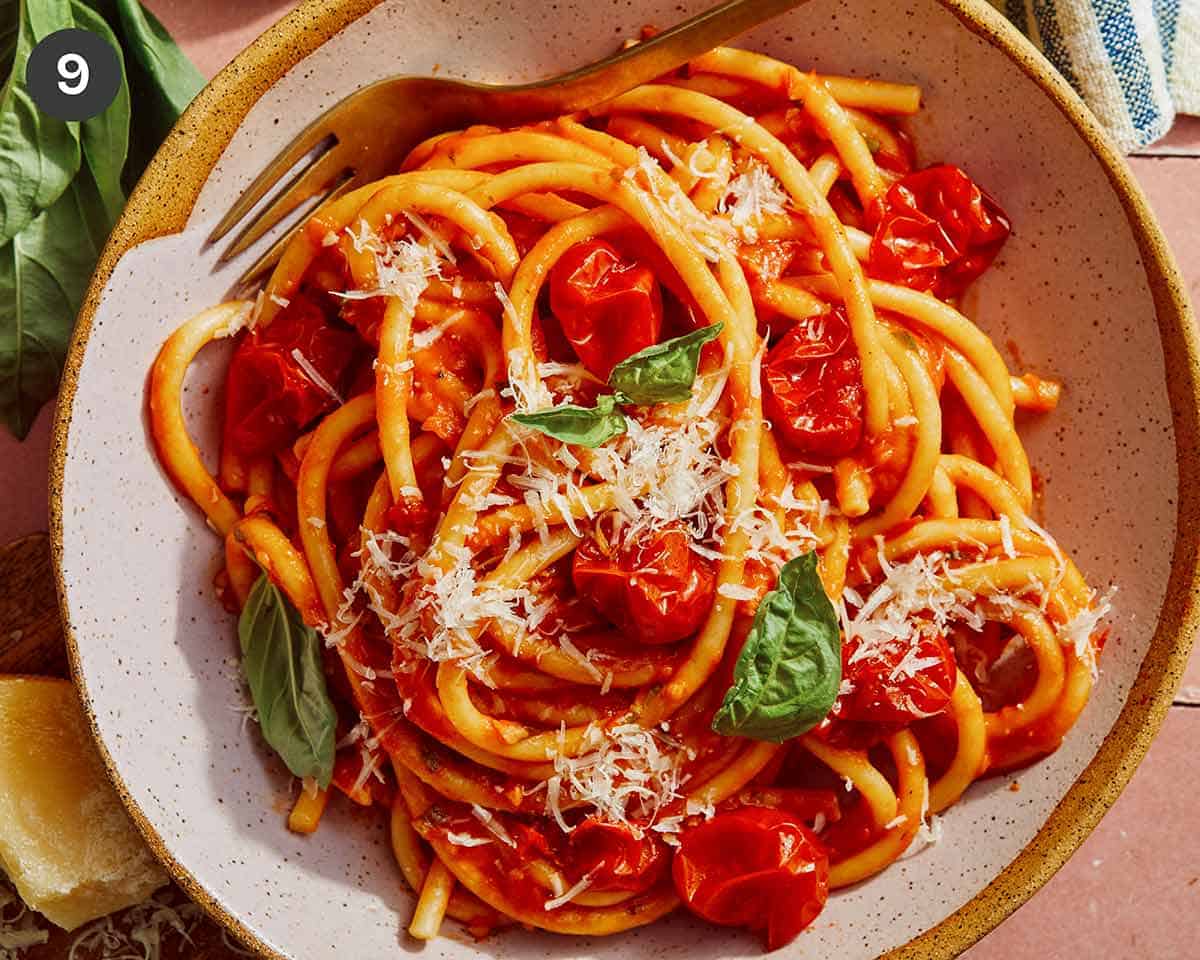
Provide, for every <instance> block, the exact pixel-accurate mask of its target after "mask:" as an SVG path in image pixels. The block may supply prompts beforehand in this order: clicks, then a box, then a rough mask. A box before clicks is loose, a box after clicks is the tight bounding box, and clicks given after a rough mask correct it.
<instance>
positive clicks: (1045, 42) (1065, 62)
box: [1032, 0, 1079, 90]
mask: <svg viewBox="0 0 1200 960" xmlns="http://www.w3.org/2000/svg"><path fill="white" fill-rule="evenodd" d="M1032 7H1033V16H1034V19H1036V20H1037V29H1038V35H1039V36H1040V37H1041V38H1042V51H1043V52H1044V53H1045V54H1046V56H1047V57H1048V58H1049V59H1050V62H1051V63H1053V64H1054V65H1055V66H1056V67H1058V72H1059V73H1061V74H1062V75H1063V78H1064V79H1065V80H1066V81H1067V83H1069V84H1070V85H1071V86H1073V87H1075V88H1076V89H1077V90H1078V89H1079V80H1078V79H1077V78H1076V76H1075V70H1074V68H1073V67H1072V65H1071V54H1070V52H1069V51H1068V50H1067V45H1066V43H1065V42H1064V40H1063V34H1062V28H1061V27H1060V26H1059V25H1058V11H1057V4H1056V3H1055V0H1033V3H1032Z"/></svg>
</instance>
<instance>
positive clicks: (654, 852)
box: [570, 817, 667, 893]
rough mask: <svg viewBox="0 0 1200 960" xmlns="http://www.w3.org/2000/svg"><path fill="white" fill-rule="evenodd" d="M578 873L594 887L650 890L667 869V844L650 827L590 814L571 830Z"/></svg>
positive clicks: (572, 850)
mask: <svg viewBox="0 0 1200 960" xmlns="http://www.w3.org/2000/svg"><path fill="white" fill-rule="evenodd" d="M570 851H571V855H572V866H573V869H574V872H577V873H578V874H579V876H585V875H586V876H588V877H590V878H591V885H590V887H589V889H590V890H594V891H597V892H599V891H603V890H629V891H632V892H634V893H641V892H642V891H644V890H649V889H650V888H651V887H652V886H654V884H655V883H657V882H658V880H659V878H660V877H662V875H663V873H664V872H665V871H666V869H667V845H666V844H665V843H663V841H662V840H661V839H659V838H658V837H657V836H655V835H654V834H653V833H651V832H650V831H648V830H641V829H639V828H637V827H633V826H630V825H629V824H624V823H604V822H602V821H600V820H597V819H595V818H594V817H588V818H587V819H586V820H584V821H583V822H582V823H580V824H579V825H578V826H576V827H575V829H574V830H573V831H572V832H571V839H570Z"/></svg>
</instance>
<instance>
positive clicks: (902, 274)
mask: <svg viewBox="0 0 1200 960" xmlns="http://www.w3.org/2000/svg"><path fill="white" fill-rule="evenodd" d="M878 212H879V222H878V225H877V226H876V228H875V234H874V236H873V237H872V239H871V250H870V257H869V260H868V264H869V271H870V273H871V275H872V276H874V277H878V278H880V279H882V280H888V281H891V282H893V283H900V284H903V285H904V286H906V287H912V288H914V289H917V290H932V291H933V292H934V293H935V294H937V295H938V296H939V297H952V296H956V295H957V294H959V293H961V292H962V291H963V290H965V289H966V288H967V286H968V285H969V284H970V283H971V281H973V280H974V279H975V278H976V277H978V276H979V275H980V274H981V273H983V271H984V270H986V269H987V268H988V266H989V265H990V264H991V262H992V260H994V259H995V257H996V254H997V253H998V252H999V250H1000V248H1001V247H1002V246H1003V245H1004V241H1005V240H1007V239H1008V235H1009V232H1010V231H1011V226H1010V224H1009V220H1008V217H1007V216H1006V215H1005V213H1004V211H1003V210H1002V209H1000V205H999V204H998V203H996V201H995V200H993V199H992V198H991V197H990V196H988V195H987V194H986V193H985V192H984V191H982V190H981V189H980V188H979V187H978V186H976V184H975V183H974V181H972V180H971V178H970V177H968V176H967V175H966V174H965V173H963V171H962V170H960V169H959V168H958V167H954V166H951V165H949V164H939V165H937V166H933V167H927V168H925V169H924V170H918V171H917V172H916V173H910V174H908V175H907V176H905V177H902V178H901V179H899V180H897V181H896V182H895V183H894V184H892V186H891V187H890V188H889V189H888V192H887V193H886V194H885V195H884V198H883V202H882V204H881V205H880V207H879V211H878Z"/></svg>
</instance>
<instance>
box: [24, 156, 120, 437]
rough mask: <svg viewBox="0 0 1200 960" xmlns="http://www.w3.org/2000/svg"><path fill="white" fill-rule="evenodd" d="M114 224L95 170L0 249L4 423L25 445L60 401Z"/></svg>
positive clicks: (79, 178) (81, 177) (77, 180)
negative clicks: (48, 407) (81, 315)
mask: <svg viewBox="0 0 1200 960" xmlns="http://www.w3.org/2000/svg"><path fill="white" fill-rule="evenodd" d="M108 229H109V223H108V221H107V219H106V216H105V212H104V208H103V206H102V204H101V200H100V196H99V192H98V191H97V189H96V185H95V183H94V181H93V180H92V178H91V175H90V173H88V171H86V170H83V171H80V174H79V176H77V177H76V178H75V179H74V180H73V181H72V182H71V184H70V186H68V188H67V189H66V191H64V193H63V194H62V196H60V197H59V198H58V200H56V201H55V202H54V204H53V205H52V206H51V207H50V208H49V209H48V210H46V211H45V212H43V213H41V214H40V215H39V216H38V217H37V218H36V219H35V220H34V221H33V222H32V223H31V224H29V225H28V226H27V227H26V228H25V229H24V230H22V231H21V232H20V233H19V234H17V235H16V236H15V237H13V239H12V240H11V241H10V242H9V243H8V244H6V245H5V246H4V247H0V418H2V419H3V420H4V422H5V424H6V425H7V426H8V428H9V430H11V431H12V433H13V434H14V435H15V436H16V437H17V438H18V439H21V438H23V437H24V436H25V435H26V434H27V433H28V432H29V429H30V427H31V426H33V421H34V418H35V417H36V416H37V412H38V410H40V409H41V407H42V405H43V404H44V403H45V402H46V401H47V400H49V399H50V398H51V397H52V396H54V391H55V389H56V388H57V386H58V377H59V374H60V373H61V372H62V364H63V359H64V357H65V356H66V351H67V341H68V340H69V339H70V336H71V326H72V324H73V323H74V322H75V314H76V313H77V312H78V310H79V306H80V304H82V303H83V295H84V292H85V291H86V290H87V284H88V280H89V279H90V277H91V273H92V268H93V267H94V266H95V263H96V258H97V257H98V256H99V255H100V248H101V246H102V245H103V244H104V238H105V237H106V236H107V234H108Z"/></svg>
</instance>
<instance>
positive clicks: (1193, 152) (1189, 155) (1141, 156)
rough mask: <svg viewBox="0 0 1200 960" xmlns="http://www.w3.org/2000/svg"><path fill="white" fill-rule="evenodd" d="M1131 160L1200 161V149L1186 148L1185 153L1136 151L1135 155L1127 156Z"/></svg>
mask: <svg viewBox="0 0 1200 960" xmlns="http://www.w3.org/2000/svg"><path fill="white" fill-rule="evenodd" d="M1129 159H1131V160H1134V159H1136V160H1200V149H1193V148H1191V147H1189V148H1187V152H1180V153H1175V152H1167V151H1165V150H1163V151H1154V152H1152V153H1151V152H1148V151H1138V152H1137V153H1131V154H1129Z"/></svg>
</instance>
